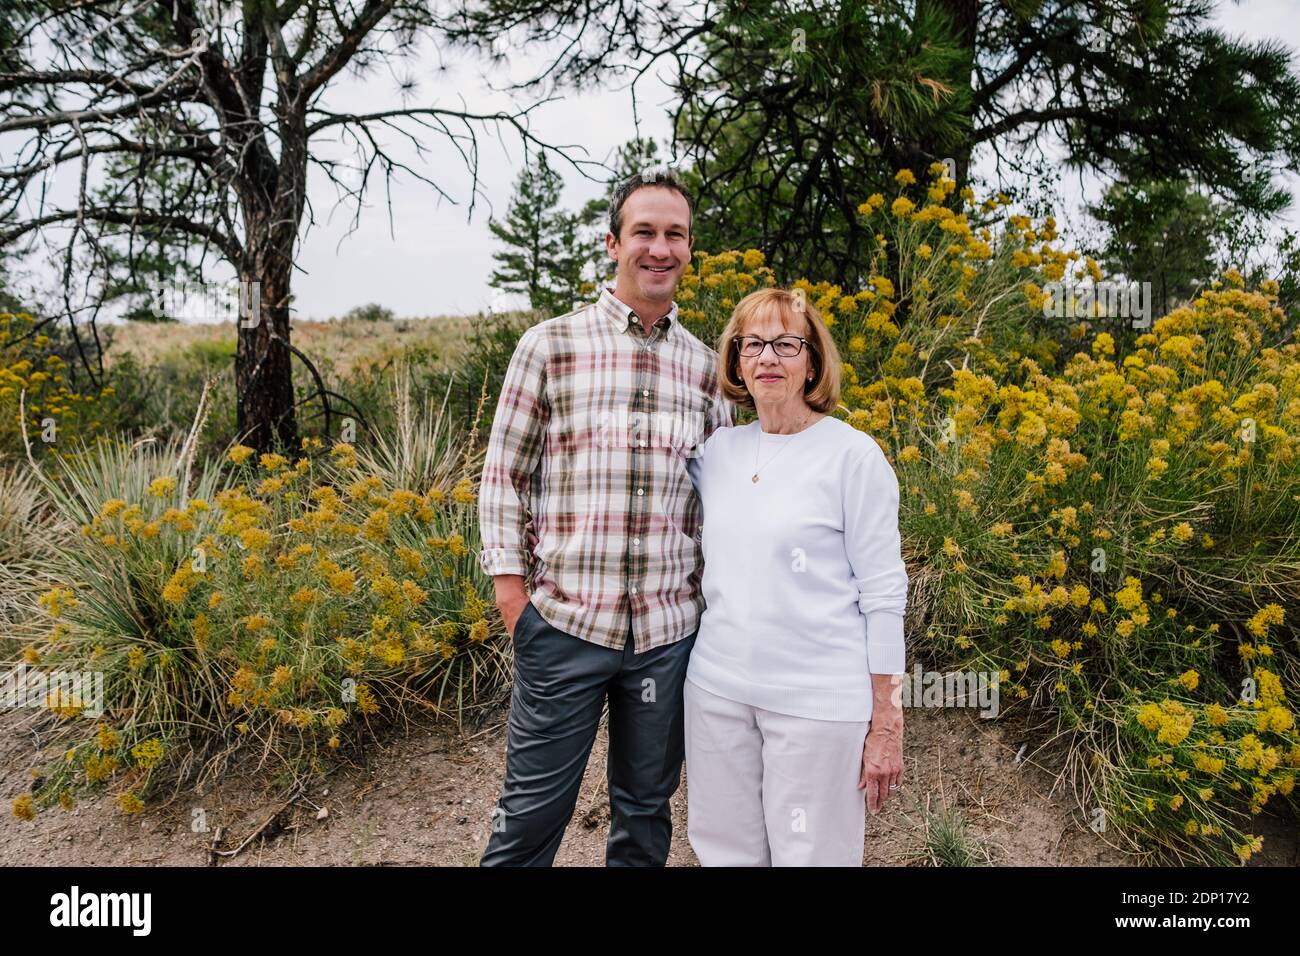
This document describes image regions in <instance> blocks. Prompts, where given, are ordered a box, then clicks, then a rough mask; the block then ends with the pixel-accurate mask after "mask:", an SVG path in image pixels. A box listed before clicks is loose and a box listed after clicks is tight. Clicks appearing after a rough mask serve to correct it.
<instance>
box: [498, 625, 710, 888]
mask: <svg viewBox="0 0 1300 956" xmlns="http://www.w3.org/2000/svg"><path fill="white" fill-rule="evenodd" d="M695 637H696V635H695V634H692V635H691V636H690V637H688V638H685V639H684V640H680V641H677V642H676V643H674V644H669V645H668V646H666V647H656V648H653V649H651V650H649V651H646V652H645V653H644V654H637V653H636V652H635V651H634V650H633V646H632V638H631V628H630V627H629V632H628V642H627V646H626V647H625V648H624V649H623V650H613V649H611V648H608V647H601V646H600V645H598V644H593V643H591V642H590V641H584V640H582V639H581V638H577V637H573V636H572V635H570V634H566V633H564V632H563V631H561V630H558V629H557V628H554V627H552V626H551V625H550V624H548V623H547V621H546V620H545V619H544V618H543V617H542V615H541V614H540V613H538V611H537V609H536V608H535V607H534V606H533V605H532V603H531V602H530V603H529V604H528V606H527V607H525V608H524V610H523V613H521V614H520V615H519V621H518V622H517V623H516V625H515V637H514V645H515V680H514V690H513V692H512V695H511V699H510V719H509V725H508V735H507V745H506V779H505V783H504V785H503V786H502V788H501V797H500V799H499V800H498V801H497V805H496V808H495V809H494V810H493V813H492V835H491V837H490V838H489V840H488V845H487V849H486V850H485V851H484V853H483V857H482V859H481V860H480V861H479V862H480V865H481V866H550V865H551V864H552V862H553V861H554V860H555V853H556V851H557V850H558V849H559V848H560V841H561V840H562V839H563V838H564V828H565V827H566V826H567V825H568V823H569V819H570V818H571V817H572V816H573V810H574V807H575V805H576V804H577V801H578V789H579V787H580V786H581V784H582V775H583V771H585V770H586V768H587V758H588V756H590V754H591V747H592V744H593V743H595V740H596V731H597V729H598V728H599V726H600V716H601V712H602V710H603V709H604V703H605V696H606V694H608V695H609V764H608V774H609V807H610V825H609V840H608V842H607V844H606V847H605V862H606V865H608V866H663V865H664V862H665V860H666V859H667V858H668V846H669V843H670V842H671V841H672V832H673V823H672V814H671V810H670V807H669V800H670V799H671V798H672V795H673V794H674V793H675V792H676V791H677V787H678V785H679V783H680V780H681V769H682V761H683V759H684V758H685V738H684V718H683V713H682V691H683V689H684V686H685V679H686V665H687V663H688V661H689V659H690V653H691V648H692V647H693V646H694V644H695Z"/></svg>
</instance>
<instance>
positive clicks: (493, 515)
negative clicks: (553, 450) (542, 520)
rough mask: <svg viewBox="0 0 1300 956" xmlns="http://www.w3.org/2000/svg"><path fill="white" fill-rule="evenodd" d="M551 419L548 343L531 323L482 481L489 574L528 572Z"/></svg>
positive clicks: (500, 405)
mask: <svg viewBox="0 0 1300 956" xmlns="http://www.w3.org/2000/svg"><path fill="white" fill-rule="evenodd" d="M549 420H550V405H549V403H548V402H547V400H546V342H545V338H544V336H543V335H542V333H541V332H540V330H539V327H538V326H532V327H531V328H529V329H526V330H525V331H524V333H523V335H521V336H520V337H519V343H518V344H517V345H516V346H515V352H514V355H513V356H511V359H510V365H509V367H508V368H507V369H506V375H505V381H504V382H503V383H502V387H501V396H500V398H499V399H498V400H497V409H496V415H495V417H494V418H493V420H492V433H491V435H490V436H489V438H488V444H487V451H486V457H485V460H484V462H483V477H482V481H481V482H480V485H479V532H480V534H481V535H482V539H483V542H482V550H481V551H480V552H479V566H480V567H482V569H483V572H484V573H485V574H487V575H489V576H496V575H498V574H519V575H526V574H527V571H528V558H529V551H528V547H527V542H526V540H525V534H526V533H527V529H528V523H529V521H530V520H531V519H532V488H533V479H534V474H535V472H536V471H537V468H538V465H539V463H540V462H541V458H542V449H543V446H544V444H545V440H546V427H547V423H548V421H549Z"/></svg>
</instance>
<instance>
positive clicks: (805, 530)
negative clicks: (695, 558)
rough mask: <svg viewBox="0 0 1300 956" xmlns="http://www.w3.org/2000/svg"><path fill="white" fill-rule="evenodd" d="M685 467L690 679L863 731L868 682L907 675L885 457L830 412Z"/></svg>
mask: <svg viewBox="0 0 1300 956" xmlns="http://www.w3.org/2000/svg"><path fill="white" fill-rule="evenodd" d="M760 437H761V439H762V445H761V448H758V449H757V451H758V465H759V471H758V478H759V480H758V481H757V482H754V481H752V479H751V476H752V475H753V474H754V471H755V468H754V457H755V450H756V447H755V446H756V445H757V444H758V443H759V441H760ZM768 462H770V464H766V463H768ZM687 465H688V470H689V471H690V474H691V479H692V481H694V482H695V486H696V489H697V490H698V492H699V495H700V503H701V507H702V508H703V512H704V524H703V528H702V531H701V534H702V547H703V554H704V578H703V585H702V588H703V594H704V599H705V602H706V604H707V607H706V609H705V611H704V614H703V616H702V617H701V619H700V628H699V634H698V636H697V637H696V639H695V647H694V649H693V650H692V651H691V658H690V664H689V666H688V670H687V675H686V676H687V679H689V680H691V681H694V682H695V683H696V684H698V685H699V686H701V687H703V688H704V689H705V690H707V691H710V692H712V693H714V694H717V695H719V696H721V697H726V698H728V699H730V700H735V701H739V702H741V703H745V704H750V705H752V706H756V707H761V708H763V709H764V710H772V711H776V712H778V713H782V714H790V715H793V716H797V717H810V718H814V719H819V720H855V721H866V720H870V719H871V713H872V692H871V675H872V674H902V673H905V672H906V670H907V668H906V666H905V663H904V658H905V648H904V643H903V612H904V610H905V609H906V606H907V568H906V566H905V565H904V564H903V558H902V546H901V538H900V535H899V529H898V479H897V478H896V477H895V475H894V470H893V469H892V468H891V467H890V465H889V461H888V460H887V459H886V458H885V455H884V452H882V451H881V450H880V447H879V446H878V445H877V444H876V442H875V440H874V439H873V438H871V437H870V436H869V435H867V434H865V433H863V432H860V431H858V430H857V429H855V428H853V426H851V425H848V424H846V423H845V422H842V421H840V420H839V419H836V418H832V417H830V416H829V415H828V416H826V417H825V418H822V419H820V420H819V421H817V422H816V423H814V424H813V425H810V426H809V427H808V428H805V429H804V430H803V431H801V432H797V433H795V434H793V435H774V434H769V433H767V432H763V431H762V430H761V427H760V424H759V423H758V422H751V423H750V424H748V425H742V426H739V427H733V428H719V429H718V430H717V431H715V432H714V433H713V434H712V435H711V436H710V437H709V439H708V441H706V442H705V443H704V445H703V446H701V447H700V448H698V449H697V455H696V457H693V458H690V459H688V462H687Z"/></svg>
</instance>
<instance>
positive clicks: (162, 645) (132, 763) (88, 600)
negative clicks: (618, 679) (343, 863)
mask: <svg viewBox="0 0 1300 956" xmlns="http://www.w3.org/2000/svg"><path fill="white" fill-rule="evenodd" d="M310 441H311V440H310V439H309V440H308V442H307V443H308V444H310ZM447 448H448V449H449V450H448V453H447V456H446V459H445V461H446V465H447V467H441V468H439V470H438V471H437V474H438V475H439V477H438V478H437V479H436V480H435V481H433V482H432V483H430V484H429V485H428V486H427V487H414V488H405V487H401V486H400V485H399V484H398V483H397V482H396V481H395V480H394V476H393V473H392V472H391V471H390V470H388V469H387V468H386V467H384V465H383V464H382V462H381V461H380V460H379V459H378V458H377V457H373V456H367V455H366V454H364V453H362V452H359V451H357V450H356V449H354V448H352V447H350V446H345V445H341V444H339V445H335V446H334V447H332V448H323V447H322V448H319V449H312V448H307V449H305V450H304V456H303V457H302V458H300V459H298V460H297V463H290V462H289V461H288V459H286V458H283V457H281V456H278V455H263V456H261V457H260V458H257V457H255V456H253V455H251V454H248V453H247V452H246V450H244V449H241V448H238V447H237V448H235V449H233V450H232V451H231V452H230V453H229V454H227V455H225V456H223V457H222V458H221V459H220V460H213V461H208V462H201V463H196V464H195V466H194V470H195V473H196V475H197V478H196V479H195V480H194V481H193V482H192V484H191V487H189V488H186V487H184V486H182V484H181V483H180V480H179V476H180V475H182V474H183V472H184V469H183V468H181V467H179V465H178V462H177V450H176V448H175V447H174V446H173V447H170V448H169V449H167V450H164V451H162V452H150V451H149V450H148V449H147V448H137V449H135V450H127V449H126V448H125V447H122V446H113V447H112V448H107V449H103V450H101V452H100V454H99V455H97V456H86V457H85V459H84V460H80V461H74V462H70V463H69V475H70V476H71V477H72V478H74V479H75V480H74V481H71V482H68V483H67V485H68V487H63V483H54V482H48V483H47V490H48V491H50V493H51V495H52V498H53V500H54V501H55V502H57V504H58V505H59V509H60V511H61V512H62V515H63V517H64V518H65V519H68V520H70V521H73V522H75V525H74V526H75V527H77V528H79V532H78V534H77V535H76V539H75V541H73V542H71V543H69V544H68V545H67V546H65V547H64V548H62V549H61V550H60V556H59V560H58V562H57V567H56V571H57V572H58V575H57V576H58V578H60V579H61V580H60V583H58V584H57V585H56V586H54V587H52V588H50V589H49V590H48V591H46V592H45V593H43V594H41V595H40V596H39V597H38V598H36V599H34V600H33V602H32V603H33V623H32V625H31V632H32V640H31V641H30V642H29V643H28V645H27V647H26V649H25V650H26V653H25V657H26V658H27V659H29V660H31V661H32V662H33V663H35V662H37V661H39V663H40V664H41V666H42V667H48V668H52V669H65V670H78V671H84V670H98V671H102V672H103V674H104V711H103V713H102V715H98V719H96V720H87V719H84V717H83V712H86V710H87V708H86V707H84V706H73V704H74V703H75V702H72V701H70V700H69V699H63V698H60V699H57V700H51V701H48V702H47V707H48V708H49V710H50V711H51V712H52V713H53V714H55V715H56V716H58V717H60V718H61V721H60V724H59V728H60V736H59V741H58V744H57V749H58V753H59V758H58V759H57V760H55V761H53V762H52V764H51V766H50V767H49V769H48V770H47V772H46V773H45V774H44V777H43V784H42V786H41V787H40V789H39V791H38V792H37V793H36V794H35V795H34V805H35V806H37V807H44V806H48V805H50V804H52V803H53V802H55V801H58V800H60V795H62V794H70V793H72V792H75V791H76V790H77V789H78V788H83V787H87V786H93V785H98V784H113V783H114V781H119V778H121V780H120V784H121V785H122V786H127V787H129V789H125V790H122V791H121V797H120V803H121V808H122V809H123V810H124V811H125V812H128V813H133V812H138V811H139V810H140V809H142V808H143V806H144V801H146V800H147V799H148V795H149V793H150V791H151V789H152V788H153V787H154V786H155V784H156V782H157V780H159V779H161V777H162V775H163V774H165V773H169V772H172V771H174V770H175V768H176V766H177V765H178V761H182V760H185V759H186V758H187V755H188V754H191V753H193V752H204V753H212V752H214V751H213V747H212V745H213V744H214V743H215V744H218V745H219V746H217V747H216V750H217V751H220V750H228V749H231V748H236V747H238V746H241V745H244V744H245V743H246V744H247V745H248V746H251V747H254V748H256V750H257V752H258V753H261V752H262V751H263V750H264V749H266V748H270V749H271V750H273V751H274V752H275V753H276V754H277V755H278V756H279V757H280V759H281V761H283V762H286V763H289V764H291V765H298V764H301V765H302V766H303V767H304V768H305V769H306V768H310V767H313V766H319V765H320V764H319V758H320V756H321V755H323V754H327V753H329V752H330V751H332V750H336V749H338V748H340V747H341V746H343V745H345V744H347V743H349V742H353V741H355V740H356V739H357V738H358V737H359V736H360V735H361V734H363V733H365V732H367V725H368V723H369V722H370V720H371V719H372V718H373V717H376V716H381V715H391V714H396V713H400V711H401V710H402V709H404V708H405V707H409V706H412V705H414V706H419V707H422V708H426V709H427V708H429V707H430V706H432V707H434V708H435V709H442V708H443V707H446V708H447V711H448V713H450V714H451V715H452V716H453V717H456V716H458V715H459V714H460V713H461V712H462V711H463V710H465V709H467V708H470V707H474V706H483V705H486V704H488V703H490V702H492V701H493V700H496V699H499V691H500V690H501V688H502V687H503V686H504V685H505V683H506V681H507V680H508V676H509V669H508V668H509V656H508V641H507V640H505V638H504V633H503V631H502V630H501V628H500V625H499V619H498V618H497V617H496V615H495V606H494V603H493V601H492V600H491V599H490V598H489V596H488V595H489V592H490V581H489V580H487V579H486V578H484V576H483V575H482V574H481V573H480V572H479V570H478V567H477V551H476V541H477V518H476V514H475V503H476V501H477V486H476V479H477V475H478V472H479V470H480V468H481V465H480V463H479V462H480V461H481V457H476V456H475V452H474V449H473V446H472V443H471V445H470V447H468V448H466V446H465V445H464V444H463V443H461V444H455V443H453V442H450V441H449V442H448V445H447ZM268 475H271V476H272V477H274V478H275V479H276V481H275V482H272V483H268V482H267V481H266V478H267V476H268ZM353 491H355V492H357V493H355V494H354V493H351V492H353ZM489 610H491V611H492V612H493V613H492V618H491V620H492V621H495V622H496V623H495V624H490V623H489V618H488V612H489ZM494 635H495V638H496V639H492V638H493V636H494ZM60 802H62V801H60Z"/></svg>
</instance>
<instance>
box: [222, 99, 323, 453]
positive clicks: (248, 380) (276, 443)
mask: <svg viewBox="0 0 1300 956" xmlns="http://www.w3.org/2000/svg"><path fill="white" fill-rule="evenodd" d="M296 105H297V104H296V103H295V104H293V106H295V107H296ZM279 112H280V116H279V119H280V124H279V132H280V143H281V149H280V161H279V164H278V165H277V166H275V167H269V168H268V167H263V169H264V170H267V174H266V175H264V176H262V177H260V178H259V180H258V181H257V182H256V186H255V188H253V189H250V190H247V191H246V192H245V193H244V195H243V196H242V200H243V202H242V205H243V209H244V221H245V222H246V223H247V244H246V246H245V250H246V253H247V258H246V261H247V267H246V268H247V273H248V274H247V275H246V276H244V275H241V277H240V278H241V279H246V280H249V288H250V290H255V291H257V292H260V300H258V301H257V302H256V306H257V309H256V311H254V314H252V315H246V316H243V317H241V321H240V328H239V344H238V348H237V350H236V353H235V392H236V400H237V402H238V414H237V423H238V430H239V434H240V435H241V436H242V437H241V441H243V443H244V444H246V445H248V446H250V447H252V448H256V449H257V450H258V451H271V450H278V451H282V452H285V453H290V452H294V451H297V450H298V448H299V442H298V422H297V416H296V414H295V412H294V390H293V356H292V353H291V352H290V350H289V342H290V328H289V323H290V316H291V313H290V303H291V302H292V301H293V296H292V294H291V285H292V281H293V256H294V251H295V246H296V244H297V241H298V226H299V222H300V220H301V219H302V212H303V206H304V201H303V197H304V196H305V194H306V189H307V149H306V143H307V137H306V130H305V128H304V127H305V124H304V122H303V118H302V114H301V110H300V109H298V108H290V109H282V110H280V111H279ZM252 282H256V283H257V286H256V287H254V286H252Z"/></svg>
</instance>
